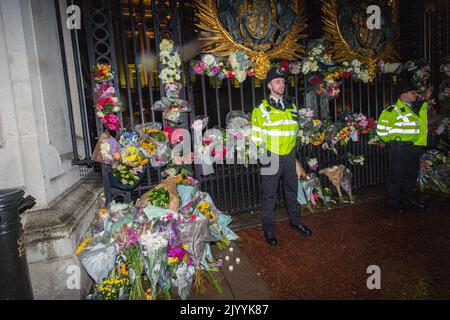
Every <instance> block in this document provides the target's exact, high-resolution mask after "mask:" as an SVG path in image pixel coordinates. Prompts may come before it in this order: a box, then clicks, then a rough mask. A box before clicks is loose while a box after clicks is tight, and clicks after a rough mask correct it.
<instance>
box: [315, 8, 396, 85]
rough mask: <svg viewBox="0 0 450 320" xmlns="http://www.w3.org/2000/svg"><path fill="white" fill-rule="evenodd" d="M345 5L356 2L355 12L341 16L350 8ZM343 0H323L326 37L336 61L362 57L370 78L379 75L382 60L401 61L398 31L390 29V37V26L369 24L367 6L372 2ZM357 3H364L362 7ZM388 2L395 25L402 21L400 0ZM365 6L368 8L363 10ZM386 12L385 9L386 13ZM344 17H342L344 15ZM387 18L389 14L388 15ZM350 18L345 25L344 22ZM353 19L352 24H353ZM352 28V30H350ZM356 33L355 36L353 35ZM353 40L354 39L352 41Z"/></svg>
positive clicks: (392, 22) (392, 21) (361, 59)
mask: <svg viewBox="0 0 450 320" xmlns="http://www.w3.org/2000/svg"><path fill="white" fill-rule="evenodd" d="M341 3H345V6H347V7H348V6H354V7H356V9H360V10H359V11H358V10H355V12H354V11H348V12H351V16H345V17H340V14H341V15H343V12H344V10H345V9H347V8H343V6H341V5H340V4H341ZM356 3H357V2H351V1H340V0H322V10H323V12H324V32H325V34H324V38H325V39H326V40H327V41H328V42H329V45H330V47H329V50H330V53H331V55H332V59H333V60H334V61H338V62H342V61H349V60H353V59H358V60H360V61H361V62H364V63H367V65H368V72H369V76H370V78H372V79H373V78H374V77H375V76H376V70H377V62H378V60H384V61H390V62H395V61H398V59H399V57H398V53H397V50H396V48H395V47H396V42H397V39H398V31H395V30H394V29H392V28H391V29H390V32H391V33H390V34H389V37H386V29H387V28H386V27H384V26H382V27H381V29H373V30H369V29H368V28H367V17H368V15H367V14H366V11H365V9H366V8H367V6H368V5H369V3H368V2H367V3H366V2H364V3H361V4H356ZM357 6H360V8H358V7H357ZM386 6H387V7H388V8H390V10H392V11H391V12H392V13H391V14H392V16H391V17H392V18H391V21H389V23H391V26H395V25H397V23H398V18H397V17H398V7H397V1H396V0H387V1H386ZM363 9H364V10H363ZM384 13H385V12H382V13H381V14H382V15H383V14H384ZM340 18H341V19H340ZM384 19H386V16H384ZM344 22H348V23H349V25H348V26H347V28H345V27H344V26H343V25H342V24H343V23H344ZM350 23H351V25H350ZM349 30H352V31H349ZM352 37H353V38H352ZM351 41H352V43H350V42H351Z"/></svg>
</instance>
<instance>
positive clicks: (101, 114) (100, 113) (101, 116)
mask: <svg viewBox="0 0 450 320" xmlns="http://www.w3.org/2000/svg"><path fill="white" fill-rule="evenodd" d="M104 116H105V114H104V113H103V112H101V111H97V117H99V118H103V117H104Z"/></svg>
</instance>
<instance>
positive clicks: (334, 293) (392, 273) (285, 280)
mask: <svg viewBox="0 0 450 320" xmlns="http://www.w3.org/2000/svg"><path fill="white" fill-rule="evenodd" d="M303 222H304V223H305V224H306V225H307V226H308V227H310V228H311V229H312V231H313V235H312V237H311V238H307V237H305V236H303V235H301V234H299V233H297V232H295V231H294V230H292V229H290V228H289V222H288V221H287V220H283V221H278V222H277V226H276V236H277V240H278V246H276V247H270V246H269V245H268V244H266V242H265V239H264V234H263V231H262V228H261V226H257V227H251V228H245V229H241V230H239V231H238V234H239V236H240V237H241V241H239V242H238V245H239V248H240V249H241V250H242V252H243V253H244V254H246V255H247V256H248V257H249V259H250V261H251V263H252V265H253V266H254V268H255V269H256V270H257V272H259V273H260V274H261V277H262V279H263V280H264V281H265V282H266V284H267V285H268V286H269V288H270V289H271V290H272V294H273V296H274V297H275V298H276V299H449V298H450V205H449V202H448V200H447V201H444V200H442V199H441V200H440V201H439V202H436V201H435V202H434V203H433V205H432V206H431V207H430V208H429V209H426V210H420V209H411V210H409V212H407V213H403V214H399V213H394V212H392V211H391V210H390V209H389V208H388V207H386V205H385V203H384V201H383V200H377V201H373V202H369V203H365V204H360V205H354V206H350V207H345V208H340V209H335V210H330V211H327V212H320V213H313V214H310V215H307V216H304V217H303ZM371 265H377V266H379V268H380V273H381V278H380V279H381V289H380V290H369V289H368V288H367V279H368V277H370V276H371V274H372V273H371V274H368V273H367V268H368V267H369V266H371Z"/></svg>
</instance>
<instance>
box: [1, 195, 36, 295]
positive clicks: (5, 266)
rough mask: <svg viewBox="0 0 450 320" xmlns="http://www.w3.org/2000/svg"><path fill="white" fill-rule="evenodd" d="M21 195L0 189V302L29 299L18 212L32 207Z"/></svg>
mask: <svg viewBox="0 0 450 320" xmlns="http://www.w3.org/2000/svg"><path fill="white" fill-rule="evenodd" d="M23 194H24V191H23V190H20V189H4V190H0V300H32V299H33V291H32V288H31V281H30V273H29V270H28V263H27V257H26V252H25V242H24V239H23V231H22V223H21V222H20V217H19V211H20V212H23V211H24V210H26V209H29V208H31V207H32V206H34V198H32V197H30V196H28V197H27V198H26V201H24V198H23ZM19 207H20V208H19Z"/></svg>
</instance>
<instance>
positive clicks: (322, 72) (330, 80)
mask: <svg viewBox="0 0 450 320" xmlns="http://www.w3.org/2000/svg"><path fill="white" fill-rule="evenodd" d="M330 57H331V55H330V54H329V53H328V52H327V44H326V42H325V40H324V39H314V40H310V41H309V42H308V45H307V47H306V51H305V56H304V57H303V59H302V60H301V61H287V60H283V61H278V62H273V63H272V66H278V67H280V68H282V69H283V70H284V71H285V72H287V73H288V74H290V75H300V74H302V75H305V76H306V77H307V82H308V85H309V86H310V87H311V89H312V90H313V91H314V92H316V94H317V95H325V96H326V97H327V98H329V99H334V98H338V97H339V96H340V94H341V91H340V86H341V84H342V82H343V81H344V80H345V79H350V78H352V79H353V80H360V81H362V82H363V83H369V82H373V80H374V79H373V78H372V77H371V76H370V73H369V68H368V64H367V63H363V62H361V61H359V60H358V59H353V60H351V61H343V62H341V63H336V62H334V61H332V60H331V58H330ZM377 66H378V70H377V71H378V73H380V74H381V73H391V74H396V75H398V74H400V73H408V74H409V76H410V77H411V78H412V80H413V82H414V84H415V85H416V86H417V89H418V91H419V93H421V96H422V100H426V99H428V98H429V95H428V94H427V93H428V92H429V90H430V87H431V84H430V81H429V80H430V66H429V65H428V64H427V62H426V61H423V60H410V61H407V62H406V63H405V64H401V63H396V62H384V61H383V60H380V61H378V65H377ZM255 67H256V66H254V65H252V61H251V60H250V59H249V57H248V56H247V55H246V54H245V52H244V51H242V50H238V51H236V52H233V53H232V54H231V55H230V56H228V57H220V56H215V55H213V54H205V55H203V56H202V57H201V59H200V61H193V62H192V70H193V73H194V74H196V75H205V76H208V77H217V78H218V79H226V78H230V79H236V80H238V81H239V82H243V81H245V79H246V78H247V77H253V75H254V68H255Z"/></svg>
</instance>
